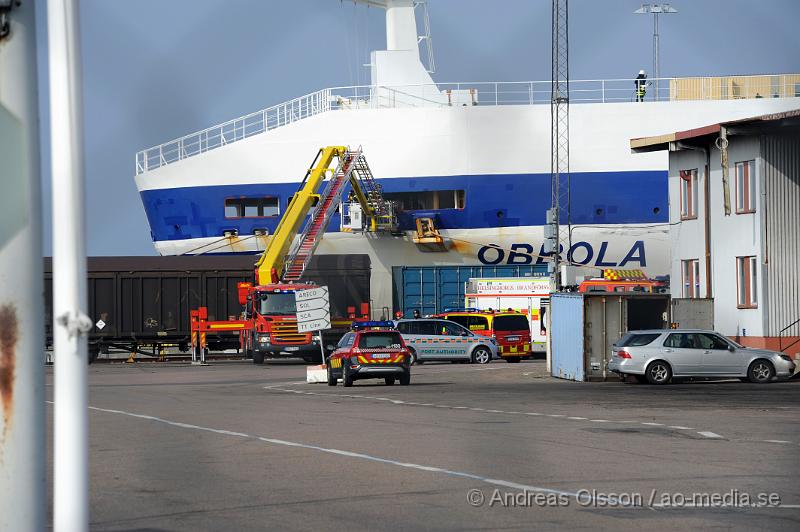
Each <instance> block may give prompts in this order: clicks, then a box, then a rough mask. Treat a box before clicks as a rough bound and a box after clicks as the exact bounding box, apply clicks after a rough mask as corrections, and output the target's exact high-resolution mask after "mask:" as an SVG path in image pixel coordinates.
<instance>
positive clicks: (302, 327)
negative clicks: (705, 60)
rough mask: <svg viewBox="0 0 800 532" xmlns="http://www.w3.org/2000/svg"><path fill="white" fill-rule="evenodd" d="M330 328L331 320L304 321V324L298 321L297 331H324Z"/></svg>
mask: <svg viewBox="0 0 800 532" xmlns="http://www.w3.org/2000/svg"><path fill="white" fill-rule="evenodd" d="M330 328H331V320H312V321H306V322H303V323H302V324H301V323H300V322H299V321H298V322H297V332H299V333H308V332H315V331H324V330H325V329H330Z"/></svg>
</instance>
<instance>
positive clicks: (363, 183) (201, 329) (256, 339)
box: [191, 146, 396, 364]
mask: <svg viewBox="0 0 800 532" xmlns="http://www.w3.org/2000/svg"><path fill="white" fill-rule="evenodd" d="M334 160H338V164H337V166H336V169H335V170H334V171H333V172H332V174H331V178H330V179H329V180H327V181H325V177H326V174H327V173H330V172H329V168H330V167H331V165H332V164H333V162H334ZM348 185H349V186H350V187H351V188H352V191H353V194H352V197H353V200H354V201H357V202H358V203H359V204H360V207H361V212H362V213H363V215H364V218H365V221H366V223H365V226H364V230H365V231H395V230H396V217H395V215H394V208H393V205H392V204H391V203H390V202H388V201H386V200H385V199H384V198H383V196H382V194H381V188H380V185H378V184H377V182H376V181H375V180H374V178H373V176H372V172H371V171H370V169H369V166H368V165H367V162H366V159H365V158H364V155H363V154H362V152H361V150H360V149H357V150H350V149H349V148H347V147H344V146H328V147H326V148H322V149H320V150H319V152H318V153H317V156H316V158H315V159H314V162H313V163H312V164H311V168H310V169H309V170H308V172H306V175H305V177H304V178H303V181H302V182H301V183H300V187H299V189H298V191H297V193H296V194H295V195H294V196H293V197H292V200H291V202H290V203H289V206H288V207H287V210H286V213H285V214H284V215H283V217H282V218H281V220H280V222H279V224H278V227H277V228H276V230H275V233H274V234H273V235H272V237H271V238H270V240H269V243H268V244H267V247H266V249H265V250H264V253H263V254H262V255H261V257H260V259H259V260H258V262H257V263H256V265H255V271H254V274H255V279H254V282H253V283H239V302H240V303H241V304H242V306H243V307H244V311H243V313H242V316H241V319H239V320H228V321H208V312H207V309H205V308H203V307H201V308H200V309H198V310H193V311H192V315H191V318H192V349H193V354H197V355H200V356H204V355H205V353H206V352H207V347H206V342H205V336H206V334H207V333H208V332H212V331H213V332H219V331H223V330H228V331H239V335H240V345H241V348H242V350H243V351H244V353H245V355H246V356H248V357H249V356H252V358H253V362H254V363H256V364H262V363H263V362H264V358H265V357H269V356H292V357H302V358H304V359H306V360H309V361H311V360H314V359H317V358H320V359H321V356H322V355H321V350H322V348H325V347H327V344H331V347H330V348H329V350H332V349H333V347H334V346H335V344H336V341H337V340H338V336H341V335H342V334H344V333H345V332H346V331H347V330H348V328H349V326H350V324H351V323H352V321H353V319H354V318H356V319H358V318H361V319H369V308H368V306H365V307H366V308H362V309H360V311H361V312H360V316H358V317H356V316H354V315H350V316H348V317H347V318H342V319H338V320H337V319H334V320H332V322H331V325H332V327H333V329H332V330H330V331H329V333H328V334H326V338H324V339H323V338H322V337H321V336H320V335H319V334H312V333H305V332H303V333H300V332H298V329H297V311H296V307H295V292H297V291H299V290H305V289H309V288H315V285H313V284H309V283H303V282H301V279H302V277H303V273H304V272H305V270H306V268H307V266H308V264H309V262H310V261H311V256H312V255H313V253H314V250H315V249H316V247H317V245H318V244H319V242H320V240H321V239H322V235H323V234H324V233H325V230H326V229H327V227H328V224H329V223H330V219H331V217H332V216H333V214H334V213H335V212H336V208H337V207H338V206H339V204H340V202H341V199H342V194H343V192H344V191H345V189H346V188H347V187H348ZM309 213H310V216H308V215H309ZM307 216H308V220H306V217H307ZM304 222H305V223H304ZM329 335H330V336H329Z"/></svg>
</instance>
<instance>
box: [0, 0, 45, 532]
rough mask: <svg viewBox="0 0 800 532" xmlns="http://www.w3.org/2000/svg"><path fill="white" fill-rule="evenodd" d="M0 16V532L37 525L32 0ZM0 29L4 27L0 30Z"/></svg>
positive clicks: (38, 325)
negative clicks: (0, 35)
mask: <svg viewBox="0 0 800 532" xmlns="http://www.w3.org/2000/svg"><path fill="white" fill-rule="evenodd" d="M4 15H5V16H3V14H0V25H3V22H4V20H3V19H5V22H7V23H8V26H7V28H8V30H9V33H8V34H7V35H5V36H4V37H0V182H2V184H3V192H2V195H0V530H21V531H33V530H44V529H45V526H46V523H45V519H46V513H45V512H46V485H45V416H44V408H45V404H44V288H43V275H42V242H41V210H42V208H41V190H40V181H39V126H38V108H37V103H38V102H37V89H36V34H35V22H34V2H33V1H24V2H22V3H21V4H20V5H19V6H14V7H12V9H11V11H10V12H7V13H5V14H4ZM0 33H4V30H3V29H2V28H0Z"/></svg>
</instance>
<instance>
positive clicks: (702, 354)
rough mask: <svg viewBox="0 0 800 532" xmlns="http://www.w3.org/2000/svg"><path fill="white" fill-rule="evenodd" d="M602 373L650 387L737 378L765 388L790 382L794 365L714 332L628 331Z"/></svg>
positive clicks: (785, 358)
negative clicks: (675, 379) (773, 382)
mask: <svg viewBox="0 0 800 532" xmlns="http://www.w3.org/2000/svg"><path fill="white" fill-rule="evenodd" d="M608 369H609V370H610V371H612V372H614V373H617V374H619V375H620V376H622V377H624V376H626V375H633V376H634V377H636V379H637V380H638V381H640V382H649V383H650V384H667V383H668V382H669V381H670V380H672V378H673V377H739V378H740V379H741V380H742V381H750V382H756V383H766V382H770V381H771V380H773V379H774V378H776V377H786V378H788V377H791V376H792V375H793V374H794V370H795V364H794V361H792V359H791V358H790V357H789V356H787V355H785V354H784V353H780V352H777V351H769V350H767V349H752V348H749V347H744V346H741V345H739V344H737V343H736V342H734V341H733V340H730V339H729V338H726V337H725V336H723V335H721V334H719V333H717V332H715V331H703V330H694V329H692V330H686V329H667V330H661V329H658V330H648V331H631V332H629V333H628V334H626V335H625V336H623V337H622V338H620V339H619V341H618V342H617V343H615V344H614V347H613V348H612V351H611V360H610V361H609V362H608Z"/></svg>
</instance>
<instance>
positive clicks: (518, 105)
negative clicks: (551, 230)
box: [136, 0, 800, 307]
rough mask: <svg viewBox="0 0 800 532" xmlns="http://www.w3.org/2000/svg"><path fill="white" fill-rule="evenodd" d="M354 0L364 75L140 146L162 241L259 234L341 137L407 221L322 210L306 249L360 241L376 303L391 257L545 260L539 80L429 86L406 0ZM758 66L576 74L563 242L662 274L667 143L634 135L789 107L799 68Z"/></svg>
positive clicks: (353, 250) (236, 245)
mask: <svg viewBox="0 0 800 532" xmlns="http://www.w3.org/2000/svg"><path fill="white" fill-rule="evenodd" d="M364 3H368V4H370V5H372V6H378V7H381V8H384V9H386V27H387V49H386V50H380V51H373V52H372V54H371V84H370V85H368V86H356V87H338V88H329V89H322V90H319V91H316V92H313V93H310V94H308V95H306V96H302V97H300V98H297V99H295V100H292V101H290V102H286V103H283V104H280V105H277V106H273V107H270V108H268V109H265V110H262V111H258V112H256V113H252V114H250V115H247V116H244V117H240V118H237V119H235V120H231V121H229V122H226V123H224V124H220V125H217V126H214V127H211V128H208V129H206V130H203V131H201V132H197V133H193V134H190V135H187V136H185V137H182V138H180V139H176V140H174V141H171V142H167V143H165V144H162V145H159V146H156V147H153V148H150V149H147V150H143V151H142V152H139V153H138V154H137V158H136V183H137V186H138V189H139V191H140V194H141V197H142V201H143V203H144V207H145V211H146V213H147V217H148V221H149V223H150V229H151V233H152V235H153V241H154V244H155V246H156V249H157V250H158V252H159V253H161V254H162V255H180V254H196V253H255V252H258V251H259V250H263V249H264V246H265V244H266V239H267V238H269V236H268V235H269V234H271V233H272V231H274V228H275V226H276V225H277V222H278V220H279V219H280V214H281V213H282V212H283V210H284V209H285V208H286V205H287V202H288V200H289V199H290V198H291V195H292V194H293V193H294V192H295V191H296V189H297V185H298V183H299V182H300V180H301V178H302V176H303V175H304V173H305V170H306V169H307V167H308V165H309V163H310V162H311V159H312V158H313V156H314V154H315V153H316V152H317V150H318V149H319V148H320V147H321V146H326V145H351V146H361V147H362V148H363V150H364V153H365V154H366V156H367V158H368V160H369V163H370V166H371V168H372V171H373V173H374V174H375V176H376V178H378V180H379V181H380V183H381V185H382V186H383V189H384V191H385V192H386V194H387V196H389V198H390V199H392V200H395V201H397V202H398V204H399V205H400V206H401V208H402V209H403V212H402V213H401V216H400V222H401V229H402V230H403V234H402V235H401V236H393V235H389V234H386V235H379V236H376V235H364V234H362V233H358V232H349V231H342V230H341V226H340V221H339V220H338V219H334V220H333V222H332V223H331V226H330V228H329V230H328V233H326V235H325V237H324V239H323V241H322V243H321V245H320V246H319V248H318V250H317V253H318V254H366V255H369V257H370V261H371V268H372V274H371V287H370V291H371V297H372V300H373V306H374V307H382V306H388V307H391V304H392V288H391V285H392V283H391V281H392V268H393V267H394V266H400V265H406V266H413V265H469V264H476V265H479V264H534V263H537V262H544V261H545V260H546V259H545V257H543V256H542V255H543V248H542V239H543V225H544V223H545V211H546V209H548V208H549V206H550V107H549V97H550V82H549V81H541V82H497V83H494V82H492V83H444V84H436V83H434V82H433V80H432V79H431V76H430V74H429V73H428V72H427V71H426V68H425V66H424V65H423V63H422V62H421V61H420V59H419V50H418V45H417V42H418V38H417V31H416V23H415V18H414V5H413V2H412V1H411V0H369V1H366V2H364ZM764 78H765V76H753V77H747V76H737V77H731V78H692V79H688V78H684V79H680V78H679V79H670V80H661V81H660V83H659V84H658V85H657V87H659V91H660V94H659V96H660V97H659V101H645V102H643V103H637V102H635V101H633V100H634V97H633V87H634V86H633V81H632V80H585V81H572V82H571V102H572V103H573V104H574V105H573V106H572V108H571V110H570V121H571V123H570V126H571V127H570V134H571V138H570V144H571V147H570V172H571V176H572V189H571V218H570V220H571V223H572V238H571V247H569V249H565V250H564V255H566V257H567V258H568V259H569V260H570V261H572V262H574V263H577V264H582V265H586V266H588V267H596V268H602V267H615V266H619V267H628V268H641V269H644V270H645V271H646V272H647V273H648V274H650V275H661V274H668V273H669V271H670V266H669V248H668V246H669V241H668V229H667V228H668V210H669V209H668V194H667V164H668V162H667V161H668V160H667V155H666V154H665V153H649V154H635V155H634V154H631V152H630V144H629V141H630V139H631V138H634V137H645V136H652V135H657V134H660V133H663V132H664V131H676V130H685V129H687V128H691V127H700V126H702V125H705V124H709V123H717V122H720V121H725V120H733V119H737V118H745V117H749V116H754V115H761V114H766V113H772V112H780V111H786V110H789V109H793V108H797V107H798V106H799V105H800V99H798V98H797V97H796V87H800V76H795V75H780V76H770V77H768V79H769V80H770V81H769V82H768V87H766V88H765V89H763V88H760V87H761V84H763V83H764V81H763V80H764ZM748 84H750V85H752V86H750V85H748ZM736 86H738V87H739V89H738V93H737V91H736ZM756 86H758V88H756ZM727 87H734V88H733V89H732V90H727ZM757 90H760V91H762V92H760V93H759V95H769V96H772V94H773V92H774V94H775V95H776V97H774V98H773V97H767V98H756V97H752V96H753V95H754V94H756V91H757ZM420 217H428V218H432V219H433V220H434V222H435V224H436V226H437V228H438V229H439V231H440V233H441V234H442V236H443V237H444V239H445V245H444V246H443V248H442V249H440V250H435V251H431V250H430V249H428V248H425V247H423V246H420V245H418V244H415V243H414V241H413V238H412V237H413V235H414V231H415V221H416V219H417V218H420ZM265 235H266V236H265Z"/></svg>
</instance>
